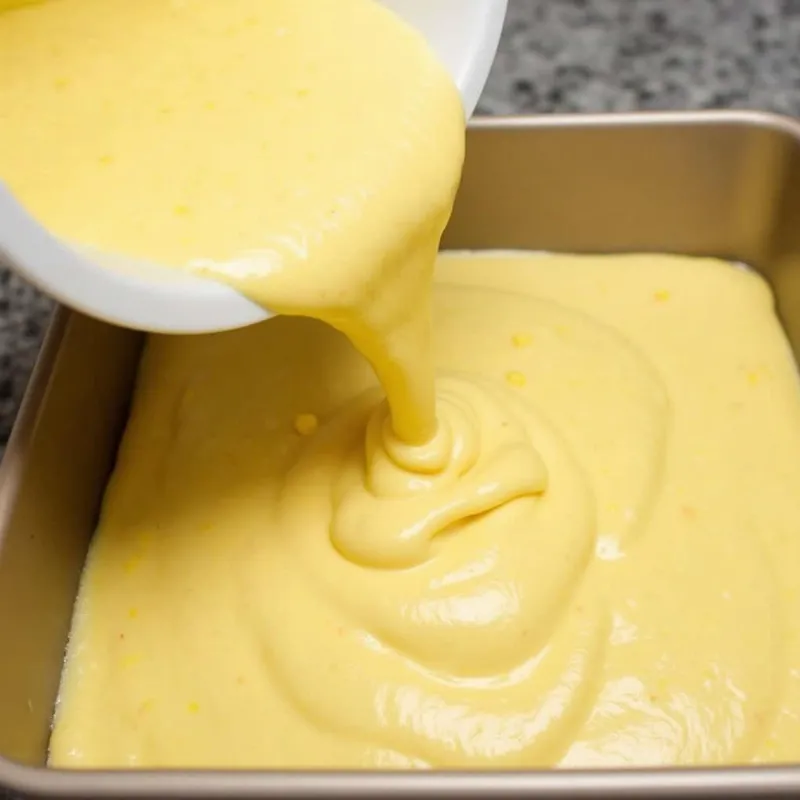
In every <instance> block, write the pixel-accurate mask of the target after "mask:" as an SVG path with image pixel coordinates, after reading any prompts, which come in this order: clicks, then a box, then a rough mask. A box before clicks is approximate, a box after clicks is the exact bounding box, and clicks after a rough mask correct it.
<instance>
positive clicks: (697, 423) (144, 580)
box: [51, 255, 800, 767]
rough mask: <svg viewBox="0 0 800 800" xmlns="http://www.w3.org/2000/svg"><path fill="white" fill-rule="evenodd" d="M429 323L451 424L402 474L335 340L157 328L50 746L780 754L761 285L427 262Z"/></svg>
mask: <svg viewBox="0 0 800 800" xmlns="http://www.w3.org/2000/svg"><path fill="white" fill-rule="evenodd" d="M434 321H435V324H434V336H433V354H434V361H435V364H436V368H437V375H438V386H439V403H440V406H442V407H445V406H446V407H447V412H446V418H447V419H448V420H449V424H448V427H447V428H446V429H444V430H443V432H442V433H441V434H440V435H441V437H442V442H441V447H439V445H438V444H437V446H436V447H433V448H431V451H432V452H434V453H435V458H434V457H432V458H431V460H430V462H428V466H426V467H425V468H423V467H422V466H420V467H419V468H417V469H413V470H408V469H404V468H402V467H400V466H398V464H397V463H396V462H395V461H393V460H392V458H391V453H392V450H391V448H390V447H387V446H386V442H387V440H386V439H384V438H382V437H383V436H384V435H385V433H386V428H385V420H386V413H387V412H386V408H385V406H384V404H383V402H382V400H381V393H380V391H379V389H378V387H377V384H376V381H375V378H374V377H373V374H372V372H371V370H370V369H369V368H368V366H367V365H366V363H365V361H364V360H363V358H361V357H360V356H359V354H358V353H357V352H356V351H355V350H354V349H353V347H352V346H351V345H350V344H349V343H348V341H347V340H346V339H345V338H344V337H342V336H341V335H340V334H338V333H335V332H334V331H333V330H332V329H331V328H329V327H327V326H324V325H322V324H320V323H318V322H315V321H312V320H308V319H300V318H278V319H275V320H271V321H268V322H266V323H264V324H262V325H259V326H257V327H254V328H250V329H247V330H243V331H240V332H235V333H228V334H220V335H214V336H204V337H198V338H155V339H152V340H151V341H150V343H149V345H148V347H147V351H146V354H145V358H144V362H143V365H142V368H141V373H140V378H139V384H138V388H137V391H136V398H135V403H134V407H133V411H132V416H131V420H130V423H129V426H128V430H127V433H126V435H125V439H124V443H123V446H122V450H121V453H120V456H119V462H118V465H117V469H116V472H115V474H114V477H113V480H112V481H111V484H110V487H109V489H108V494H107V497H106V501H105V506H104V510H103V515H102V520H101V523H100V527H99V531H98V534H97V537H96V540H95V543H94V546H93V548H92V552H91V557H90V559H89V562H88V565H87V569H86V573H85V578H84V583H83V587H82V591H81V596H80V601H79V603H78V607H77V616H76V619H75V628H74V631H73V636H72V643H71V647H70V655H69V660H68V663H67V670H66V673H65V676H64V685H63V694H62V700H61V706H60V709H59V714H58V718H57V722H56V726H55V731H54V735H53V740H52V750H51V761H52V763H53V764H55V765H59V766H64V765H66V766H90V765H92V766H98V765H102V766H124V765H158V766H187V765H196V766H235V767H255V766H272V767H286V766H296V767H301V766H306V767H319V766H337V767H340V766H352V767H378V766H384V767H395V766H402V767H405V766H409V767H424V766H433V767H443V766H450V767H453V766H469V767H511V766H534V765H556V764H560V765H581V766H596V765H604V766H610V765H633V764H637V765H639V764H698V763H705V764H708V763H731V762H748V761H781V760H785V761H796V760H797V759H798V758H800V721H798V716H797V712H798V709H800V680H798V679H799V678H800V672H798V667H800V590H798V583H797V571H798V565H800V537H798V520H800V460H798V458H797V453H798V452H800V408H799V407H798V386H797V378H796V374H795V369H794V366H793V363H792V360H791V357H790V354H789V351H788V348H787V344H786V341H785V340H784V337H783V334H782V332H781V330H780V328H779V326H778V323H777V321H776V318H775V315H774V312H773V306H772V300H771V297H770V293H769V291H768V289H767V288H766V287H765V285H764V284H763V283H762V281H761V280H760V279H759V278H758V277H756V276H754V275H753V274H750V273H748V272H745V271H742V270H740V269H737V268H734V267H731V266H729V265H727V264H723V263H720V262H715V261H703V260H690V259H682V258H673V257H664V256H641V257H615V258H570V257H566V256H563V257H562V256H553V257H536V256H520V257H493V256H488V255H487V256H475V257H467V258H463V257H457V256H446V257H443V258H441V259H440V261H439V264H438V276H437V285H436V290H435V303H434ZM445 438H446V440H447V441H446V442H444V439H445ZM389 441H392V439H391V436H390V437H389ZM416 452H417V453H418V457H419V459H420V463H421V462H422V460H423V459H422V456H421V451H419V450H417V451H416ZM442 454H445V456H446V457H445V458H444V460H443V461H437V459H438V458H440V456H441V455H442Z"/></svg>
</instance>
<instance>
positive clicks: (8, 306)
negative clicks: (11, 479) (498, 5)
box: [0, 0, 800, 452]
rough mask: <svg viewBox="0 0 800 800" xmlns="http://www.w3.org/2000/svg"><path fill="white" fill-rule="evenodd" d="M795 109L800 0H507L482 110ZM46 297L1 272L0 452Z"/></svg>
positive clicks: (799, 110)
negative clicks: (507, 11) (499, 38)
mask: <svg viewBox="0 0 800 800" xmlns="http://www.w3.org/2000/svg"><path fill="white" fill-rule="evenodd" d="M734 107H735V108H742V107H748V108H758V109H764V110H772V111H779V112H784V113H790V114H798V115H800V0H510V8H509V15H508V20H507V23H506V28H505V32H504V36H503V40H502V43H501V46H500V52H499V54H498V57H497V61H496V62H495V65H494V69H493V72H492V75H491V78H490V80H489V84H488V86H487V88H486V91H485V93H484V96H483V98H482V100H481V103H480V106H479V113H484V114H509V113H519V112H529V113H531V112H533V113H545V114H546V113H553V112H589V111H627V110H632V109H682V108H734ZM51 308H52V306H51V303H50V302H49V301H48V300H47V299H45V298H43V297H42V296H41V295H39V294H38V293H37V292H36V291H35V290H33V289H32V288H31V287H29V286H27V285H25V284H24V283H23V282H22V281H20V280H18V279H17V278H16V277H13V276H11V275H8V274H7V273H5V272H2V271H0V452H1V451H2V447H3V445H4V443H5V441H6V439H7V437H8V433H9V431H10V429H11V425H12V424H13V420H14V416H15V414H16V410H17V407H18V405H19V401H20V398H21V396H22V393H23V391H24V388H25V384H26V383H27V380H28V376H29V374H30V370H31V367H32V365H33V362H34V359H35V357H36V353H37V351H38V348H39V344H40V342H41V338H42V335H43V332H44V329H45V327H46V324H47V320H48V317H49V314H50V311H51Z"/></svg>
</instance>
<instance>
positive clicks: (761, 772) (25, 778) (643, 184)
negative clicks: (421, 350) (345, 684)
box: [0, 112, 800, 800]
mask: <svg viewBox="0 0 800 800" xmlns="http://www.w3.org/2000/svg"><path fill="white" fill-rule="evenodd" d="M444 245H445V247H452V248H459V249H463V248H469V249H481V248H492V249H498V248H499V249H512V248H522V249H533V250H551V251H571V252H619V251H642V250H645V251H647V250H649V251H662V252H678V253H688V254H698V255H716V256H721V257H724V258H729V259H732V260H736V261H741V262H745V263H747V264H750V265H752V266H753V267H754V268H755V269H757V270H759V271H760V272H762V273H763V274H765V275H766V276H767V278H768V279H769V280H770V281H771V283H772V286H773V288H774V290H775V293H776V296H777V302H778V308H779V311H780V314H781V317H782V320H783V322H784V324H785V327H786V330H787V333H788V335H789V339H790V341H791V344H792V347H793V348H794V352H795V353H796V354H798V356H800V122H794V121H792V120H789V119H784V118H780V117H774V116H770V115H766V114H759V113H747V112H731V113H728V112H722V113H685V114H684V113H676V114H647V115H620V116H599V117H586V116H584V117H572V118H569V117H568V118H560V117H549V118H543V119H527V118H512V119H490V120H481V121H478V122H476V123H474V124H473V125H472V127H471V129H470V132H469V138H468V147H467V163H466V169H465V173H464V179H463V183H462V186H461V190H460V193H459V198H458V202H457V206H456V210H455V213H454V216H453V219H452V222H451V224H450V226H449V228H448V231H447V233H446V236H445V242H444ZM142 342H143V336H142V335H141V334H137V333H133V332H130V331H125V330H121V329H119V328H114V327H111V326H109V325H106V324H103V323H99V322H96V321H93V320H90V319H87V318H85V317H82V316H80V315H78V314H75V313H72V312H69V311H66V310H61V311H59V312H58V314H57V316H56V318H55V321H54V323H53V325H52V328H51V330H50V333H49V336H48V338H47V340H46V343H45V345H44V347H43V349H42V353H41V356H40V359H39V363H38V366H37V368H36V371H35V373H34V375H33V377H32V379H31V383H30V386H29V388H28V392H27V396H26V398H25V402H24V404H23V407H22V410H21V412H20V415H19V419H18V421H17V425H16V427H15V429H14V432H13V435H12V439H11V442H10V444H9V447H8V451H7V454H6V457H5V460H4V461H3V463H2V467H0V791H1V789H2V788H5V789H6V790H8V791H13V792H14V793H17V794H21V795H24V796H30V797H60V798H112V797H114V798H123V797H126V798H152V799H155V798H158V799H159V800H161V799H163V798H222V797H226V798H245V797H248V798H255V797H271V798H272V797H275V798H277V797H292V798H297V797H317V798H323V797H327V796H337V797H382V798H387V797H412V796H413V797H420V796H430V797H453V798H455V797H458V798H466V797H534V796H536V797H539V798H551V797H552V798H556V797H558V798H567V797H570V798H572V797H584V796H591V797H644V796H650V797H653V796H660V797H678V796H681V797H683V798H686V797H701V796H703V797H706V796H714V797H723V796H726V797H732V796H738V797H765V796H767V795H772V796H781V797H790V796H797V797H800V765H798V766H791V765H787V766H785V767H780V768H774V767H754V768H742V769H715V770H708V769H705V770H636V771H616V770H615V771H604V772H596V771H595V772H592V771H583V772H571V771H558V770H554V771H541V772H536V771H532V772H516V773H499V772H495V773H486V772H480V773H479V772H475V773H469V774H465V773H445V772H433V773H402V774H398V773H374V772H373V773H326V772H304V773H282V772H215V771H209V772H177V771H176V772H172V771H169V772H123V771H120V772H66V771H57V770H49V769H46V768H45V767H44V764H45V755H46V748H47V742H48V737H49V732H50V719H51V715H52V710H53V704H54V700H55V696H56V691H57V687H58V681H59V673H60V671H61V665H62V659H63V653H64V647H65V643H66V639H67V634H68V630H69V624H70V615H71V612H72V604H73V600H74V597H75V593H76V590H77V587H78V579H79V575H80V572H81V568H82V566H83V561H84V557H85V554H86V549H87V545H88V543H89V540H90V539H91V536H92V531H93V528H94V525H95V520H96V517H97V512H98V506H99V503H100V500H101V497H102V494H103V490H104V487H105V483H106V479H107V477H108V474H109V471H110V469H111V467H112V465H113V462H114V457H115V451H116V447H117V443H118V441H119V437H120V434H121V432H122V429H123V426H124V424H125V418H126V413H127V407H128V401H129V397H130V393H131V390H132V386H133V381H134V377H135V372H136V365H137V361H138V357H139V353H140V350H141V346H142ZM798 458H800V453H798Z"/></svg>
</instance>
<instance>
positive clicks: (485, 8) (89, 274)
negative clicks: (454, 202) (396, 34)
mask: <svg viewBox="0 0 800 800" xmlns="http://www.w3.org/2000/svg"><path fill="white" fill-rule="evenodd" d="M383 2H384V5H386V6H387V7H389V8H391V9H392V10H393V11H395V12H396V13H397V14H398V15H400V16H401V17H403V18H404V19H405V20H407V21H408V22H409V23H410V24H412V25H413V26H414V27H416V28H417V29H419V30H420V31H421V32H422V33H423V34H424V35H425V37H426V38H427V40H428V41H429V42H430V44H431V45H432V47H433V48H434V50H435V51H436V52H437V54H438V55H439V57H440V58H441V59H442V62H443V63H444V64H445V65H446V67H447V68H448V70H449V71H450V72H451V74H452V75H453V78H454V80H455V82H456V84H457V85H458V87H459V89H460V91H461V96H462V98H463V101H464V108H465V111H466V113H467V116H471V115H472V112H473V111H474V110H475V106H476V105H477V102H478V98H479V96H480V93H481V91H482V89H483V86H484V83H485V82H486V78H487V76H488V74H489V69H490V67H491V65H492V61H493V60H494V56H495V53H496V51H497V45H498V42H499V40H500V33H501V30H502V26H503V20H504V19H505V12H506V2H507V0H383ZM100 261H102V266H101V265H100V263H98V262H100ZM0 263H2V264H4V265H6V266H8V267H9V268H10V269H12V270H14V271H15V272H17V273H19V274H20V275H21V276H22V277H24V278H25V279H26V280H28V281H29V282H30V283H32V284H34V285H35V286H36V287H38V288H39V289H41V290H42V291H43V292H45V293H47V294H49V295H50V296H52V297H53V298H55V299H56V300H58V301H59V302H61V303H64V304H65V305H68V306H71V307H72V308H74V309H77V310H78V311H82V312H83V313H85V314H88V315H89V316H93V317H97V318H99V319H102V320H105V321H107V322H112V323H115V324H117V325H121V326H124V327H128V328H137V329H140V330H146V331H154V332H163V333H203V332H210V331H221V330H230V329H233V328H241V327H244V326H245V325H250V324H252V323H254V322H258V321H260V320H262V319H265V318H266V317H268V316H269V314H268V312H266V311H265V310H264V309H263V308H261V307H259V306H257V305H255V304H254V303H252V302H250V301H249V300H247V299H246V298H245V297H243V296H242V295H241V294H239V293H238V292H236V291H235V290H233V289H231V288H230V287H228V286H225V285H223V284H220V283H215V282H213V281H209V280H204V279H201V278H197V277H194V276H191V275H185V274H182V273H180V272H178V271H176V270H169V269H165V268H160V267H156V266H147V265H143V264H141V263H139V262H128V261H126V260H125V259H121V258H109V257H108V256H107V255H106V254H103V255H102V256H100V255H98V254H92V253H89V252H87V251H77V250H76V249H74V248H71V247H68V246H67V245H65V244H63V243H62V242H60V241H59V240H58V239H56V238H55V237H54V236H52V235H51V234H49V233H48V232H47V230H46V229H45V228H43V227H42V226H41V225H39V224H38V223H37V222H36V220H34V219H33V218H32V217H31V216H30V215H29V214H28V213H27V212H26V211H25V210H24V209H23V208H22V207H21V206H20V205H19V204H18V203H17V202H16V201H15V199H14V198H13V196H12V195H11V193H10V192H9V191H8V190H7V189H6V188H5V186H4V185H3V184H2V182H0Z"/></svg>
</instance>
